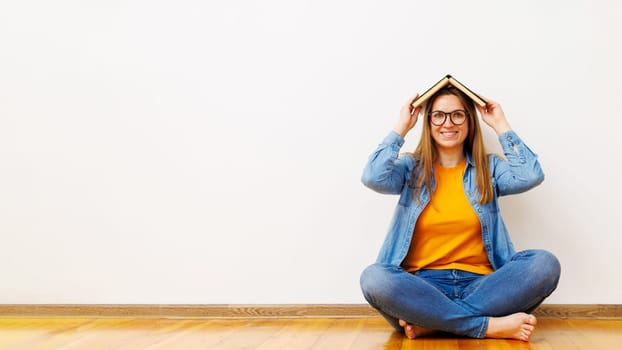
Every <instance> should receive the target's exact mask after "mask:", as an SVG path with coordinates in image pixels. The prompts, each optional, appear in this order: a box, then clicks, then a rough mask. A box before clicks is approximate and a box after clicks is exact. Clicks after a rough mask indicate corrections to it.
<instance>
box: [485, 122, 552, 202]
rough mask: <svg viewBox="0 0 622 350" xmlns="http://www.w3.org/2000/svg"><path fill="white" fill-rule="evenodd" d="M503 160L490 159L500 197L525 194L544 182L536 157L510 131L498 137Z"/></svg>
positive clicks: (497, 158)
mask: <svg viewBox="0 0 622 350" xmlns="http://www.w3.org/2000/svg"><path fill="white" fill-rule="evenodd" d="M499 142H500V143H501V147H502V148H503V154H504V155H505V158H506V159H505V160H504V159H500V158H499V157H496V156H494V158H492V159H491V161H492V163H493V164H491V165H492V166H491V171H492V177H493V178H494V180H495V183H496V187H497V193H498V194H499V195H500V196H503V195H508V194H515V193H520V192H525V191H527V190H529V189H531V188H533V187H536V186H537V185H539V184H540V183H541V182H542V181H544V172H542V168H541V167H540V162H538V156H537V155H536V154H535V153H534V152H533V151H531V149H529V147H527V145H526V144H524V143H523V140H521V139H520V137H518V135H517V134H516V133H515V132H514V131H512V130H509V131H506V132H504V133H502V134H501V135H499Z"/></svg>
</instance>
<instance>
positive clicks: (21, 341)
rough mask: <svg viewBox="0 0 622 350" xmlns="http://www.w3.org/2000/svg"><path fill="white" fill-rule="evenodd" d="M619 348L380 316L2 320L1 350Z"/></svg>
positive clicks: (612, 336) (559, 330)
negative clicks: (418, 330)
mask: <svg viewBox="0 0 622 350" xmlns="http://www.w3.org/2000/svg"><path fill="white" fill-rule="evenodd" d="M620 348H622V320H619V319H617V320H593V319H556V318H550V319H547V318H545V319H541V320H539V322H538V326H537V329H536V332H535V333H534V335H533V337H532V339H531V341H530V342H529V343H526V342H521V341H514V340H497V339H468V338H460V337H452V336H446V335H438V336H432V337H425V338H421V339H415V340H409V339H406V338H405V337H404V335H403V334H401V333H398V332H396V331H394V330H393V329H392V328H391V327H390V326H389V325H388V324H387V323H386V322H385V321H384V319H382V318H380V317H369V318H351V319H348V318H340V319H334V318H333V319H331V318H314V319H274V318H271V319H207V320H206V319H127V318H124V319H0V350H4V349H10V350H61V349H62V350H77V349H88V350H98V349H101V350H103V349H106V350H113V349H114V350H135V349H140V350H169V349H170V350H172V349H176V350H177V349H184V350H194V349H201V350H205V349H210V350H211V349H227V350H237V349H256V350H272V349H287V350H298V349H316V350H318V349H320V350H323V349H328V350H354V349H356V350H366V349H384V350H386V349H401V350H412V349H424V350H443V349H467V350H468V349H478V350H480V349H494V350H504V349H519V350H573V349H590V350H591V349H598V350H601V349H604V350H607V349H616V350H617V349H620Z"/></svg>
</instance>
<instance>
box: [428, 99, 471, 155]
mask: <svg viewBox="0 0 622 350" xmlns="http://www.w3.org/2000/svg"><path fill="white" fill-rule="evenodd" d="M437 111H441V112H445V113H451V112H455V111H465V108H464V106H463V105H462V103H461V102H460V99H459V98H458V97H457V96H454V95H443V96H440V97H438V98H437V99H436V100H434V103H433V104H432V111H431V113H434V112H437ZM465 113H466V112H465ZM459 114H460V113H457V114H454V116H459ZM440 115H441V114H438V115H437V116H440ZM441 118H442V117H441ZM451 119H452V118H450V117H449V114H447V116H446V118H445V122H444V123H442V124H441V125H434V123H432V122H430V133H431V134H432V138H433V139H434V141H435V142H436V147H437V148H438V150H439V151H440V150H447V151H449V150H456V149H459V150H460V151H462V149H463V147H462V146H463V144H464V140H466V137H467V135H468V134H469V118H468V116H467V117H466V118H465V119H464V122H463V123H462V124H460V125H455V124H454V123H453V121H452V120H451ZM454 119H458V118H454ZM438 120H441V121H442V119H438V118H437V119H436V121H437V124H438ZM457 121H458V122H460V121H459V120H457Z"/></svg>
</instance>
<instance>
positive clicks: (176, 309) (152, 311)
mask: <svg viewBox="0 0 622 350" xmlns="http://www.w3.org/2000/svg"><path fill="white" fill-rule="evenodd" d="M535 314H536V316H538V317H541V318H591V319H616V318H618V319H622V305H619V304H545V305H541V306H540V307H539V308H538V309H537V310H536V311H535ZM15 317H19V318H23V317H28V318H35V317H41V318H50V317H53V318H56V317H73V318H112V317H114V318H314V317H316V318H357V317H379V315H378V313H377V312H376V311H375V310H374V309H372V308H371V307H369V305H366V304H285V305H275V304H266V305H239V304H232V305H229V304H218V305H209V304H207V305H196V304H193V305H181V304H158V305H153V304H133V305H125V304H119V305H115V304H106V305H82V304H10V305H9V304H0V318H15Z"/></svg>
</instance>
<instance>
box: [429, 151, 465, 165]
mask: <svg viewBox="0 0 622 350" xmlns="http://www.w3.org/2000/svg"><path fill="white" fill-rule="evenodd" d="M464 159H465V156H464V151H463V150H461V149H456V150H438V157H437V158H436V162H435V163H436V164H438V165H440V166H442V167H446V168H449V167H455V166H457V165H458V164H460V163H462V161H464Z"/></svg>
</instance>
